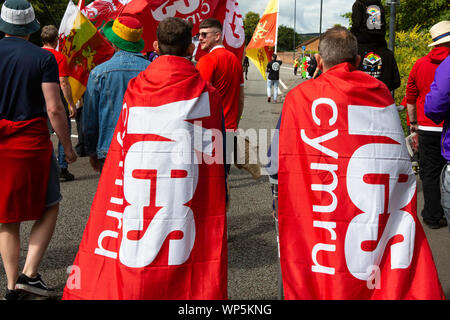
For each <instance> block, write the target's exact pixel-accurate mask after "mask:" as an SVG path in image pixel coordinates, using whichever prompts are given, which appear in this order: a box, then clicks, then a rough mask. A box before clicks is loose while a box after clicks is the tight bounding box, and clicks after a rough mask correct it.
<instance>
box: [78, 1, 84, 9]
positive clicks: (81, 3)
mask: <svg viewBox="0 0 450 320" xmlns="http://www.w3.org/2000/svg"><path fill="white" fill-rule="evenodd" d="M84 3H85V1H84V0H78V9H80V11H81V10H83V9H84Z"/></svg>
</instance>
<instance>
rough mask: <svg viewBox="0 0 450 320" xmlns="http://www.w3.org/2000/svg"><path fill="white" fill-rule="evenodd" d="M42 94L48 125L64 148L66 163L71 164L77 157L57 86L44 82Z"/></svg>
mask: <svg viewBox="0 0 450 320" xmlns="http://www.w3.org/2000/svg"><path fill="white" fill-rule="evenodd" d="M42 92H43V93H44V98H45V103H46V106H47V114H48V118H49V119H50V123H51V125H52V127H53V129H54V130H55V132H56V135H57V136H58V138H59V141H60V142H61V144H62V146H63V148H64V153H65V155H66V160H67V163H72V162H74V161H75V160H76V159H77V156H76V154H75V151H74V150H73V147H72V141H71V140H70V132H69V125H68V123H67V117H66V111H65V110H64V105H63V103H62V101H61V96H60V94H59V84H58V83H56V82H44V83H42Z"/></svg>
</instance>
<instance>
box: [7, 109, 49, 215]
mask: <svg viewBox="0 0 450 320" xmlns="http://www.w3.org/2000/svg"><path fill="white" fill-rule="evenodd" d="M0 155H1V156H0V166H1V168H4V170H3V171H2V180H1V181H2V182H1V183H0V223H11V222H20V221H26V220H39V219H40V218H41V216H42V214H43V213H44V208H45V199H46V194H47V182H48V176H49V170H50V159H51V156H52V143H51V141H50V138H49V134H48V127H47V119H46V118H36V119H32V120H27V121H17V122H13V121H8V120H5V119H2V120H0Z"/></svg>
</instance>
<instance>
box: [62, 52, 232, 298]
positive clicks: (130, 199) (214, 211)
mask: <svg viewBox="0 0 450 320" xmlns="http://www.w3.org/2000/svg"><path fill="white" fill-rule="evenodd" d="M155 75H158V76H155ZM187 89H188V90H187ZM221 130H222V106H221V102H220V96H219V94H218V93H217V91H216V90H215V89H214V88H212V87H211V86H210V85H208V84H207V83H206V82H205V81H204V80H203V79H202V78H201V76H200V74H199V73H198V72H197V70H196V69H195V67H194V66H193V64H192V63H191V62H190V61H188V60H186V59H185V58H181V57H175V56H161V57H159V58H158V59H157V60H155V61H154V62H153V63H152V64H151V65H150V66H149V67H148V68H147V69H146V70H145V71H144V72H142V73H140V74H139V75H138V76H137V77H136V78H134V79H132V80H131V81H130V83H129V85H128V89H127V91H126V93H125V97H124V108H123V110H122V112H121V115H120V117H119V121H118V124H117V127H116V130H115V133H114V138H113V141H112V142H111V147H110V149H109V152H108V156H107V158H106V162H105V166H104V168H103V171H102V174H101V177H100V181H99V186H98V189H97V193H96V195H95V198H94V202H93V204H92V208H91V214H90V217H89V221H88V223H87V226H86V229H85V231H84V235H83V238H82V241H81V244H80V248H79V251H78V254H77V256H76V259H75V262H74V265H75V266H76V267H75V268H73V269H72V270H73V274H71V275H70V276H69V279H68V281H67V284H66V287H65V290H64V296H63V298H64V299H133V300H134V299H227V244H226V216H225V198H226V197H225V192H226V188H225V173H224V167H223V144H222V140H221V136H222V135H221V134H222V132H221ZM77 271H79V274H80V277H78V274H77ZM77 281H78V282H77Z"/></svg>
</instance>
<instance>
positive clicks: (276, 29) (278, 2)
mask: <svg viewBox="0 0 450 320" xmlns="http://www.w3.org/2000/svg"><path fill="white" fill-rule="evenodd" d="M279 15H280V1H279V0H278V1H277V25H276V28H275V51H274V52H275V53H277V43H278V17H279Z"/></svg>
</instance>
